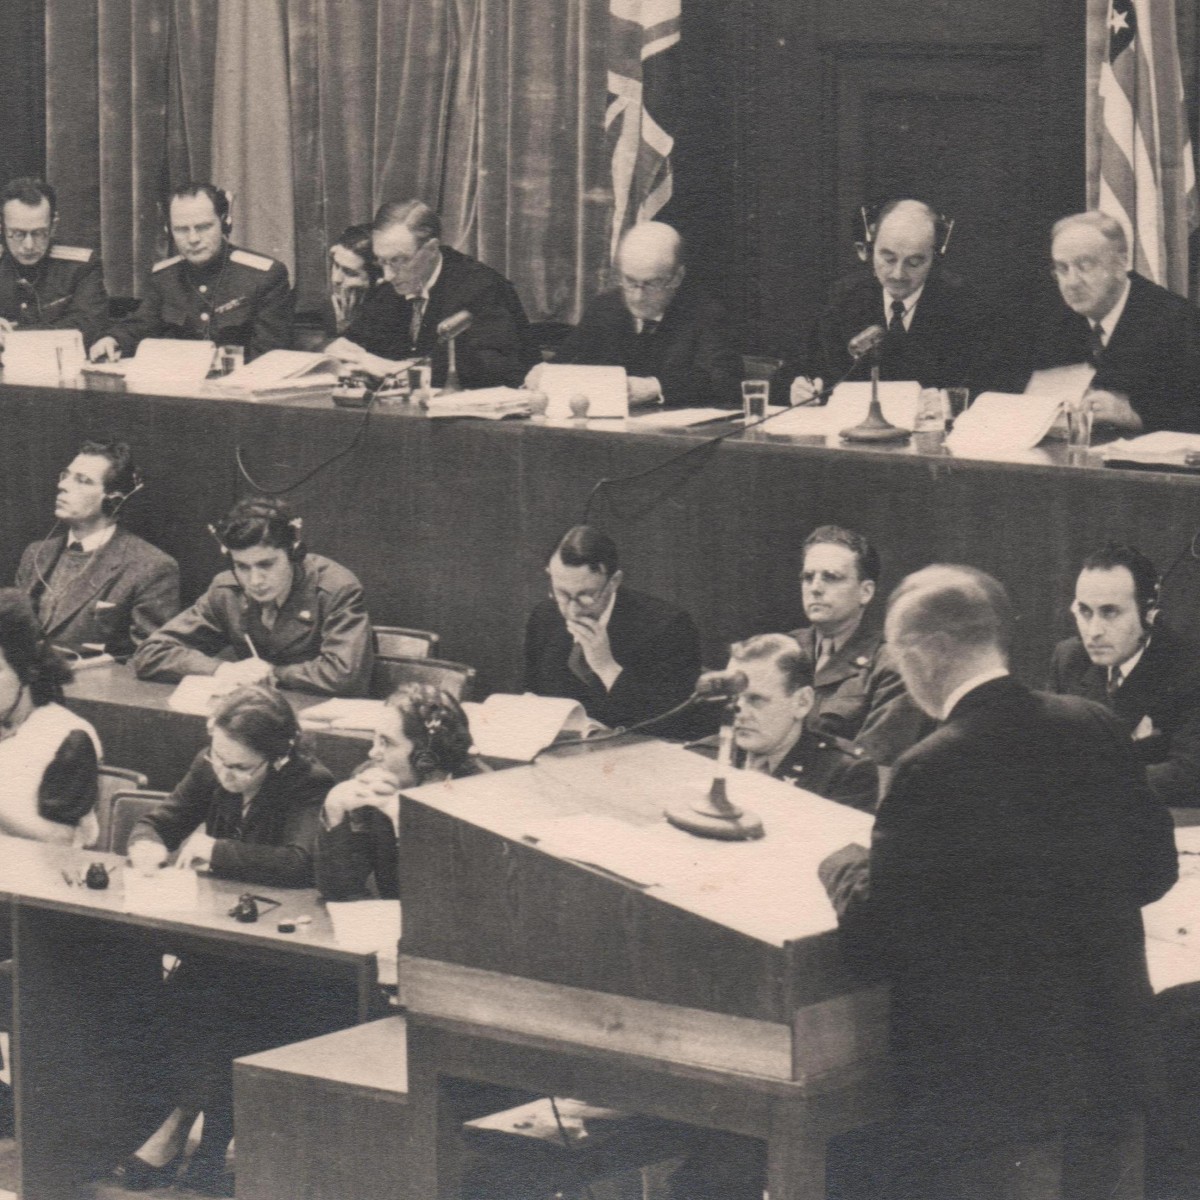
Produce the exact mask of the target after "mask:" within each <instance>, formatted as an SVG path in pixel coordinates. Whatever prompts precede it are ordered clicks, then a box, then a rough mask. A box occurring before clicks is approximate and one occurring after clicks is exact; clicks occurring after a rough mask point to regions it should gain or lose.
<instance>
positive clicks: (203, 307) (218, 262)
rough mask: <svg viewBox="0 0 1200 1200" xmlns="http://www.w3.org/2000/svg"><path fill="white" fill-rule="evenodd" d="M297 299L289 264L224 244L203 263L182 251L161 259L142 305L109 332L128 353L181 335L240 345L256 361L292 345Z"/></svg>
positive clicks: (222, 343)
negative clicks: (194, 261)
mask: <svg viewBox="0 0 1200 1200" xmlns="http://www.w3.org/2000/svg"><path fill="white" fill-rule="evenodd" d="M293 304H294V301H293V297H292V289H291V287H290V286H289V284H288V273H287V267H285V266H284V265H283V263H281V262H276V261H275V259H273V258H268V257H267V256H266V255H265V254H254V253H252V252H251V251H249V250H241V249H239V248H238V247H237V246H231V245H229V243H226V244H225V245H224V246H223V247H222V248H221V250H220V251H219V252H218V253H217V255H216V256H215V257H214V258H213V260H212V261H211V262H209V263H207V264H205V265H204V266H203V267H200V268H196V267H192V266H190V265H189V264H188V262H187V260H186V259H185V258H184V257H183V256H182V255H179V254H177V255H175V256H174V257H173V258H164V259H163V260H162V261H161V262H156V263H155V264H154V266H153V267H151V268H150V278H149V279H148V280H147V281H146V293H145V296H144V297H143V299H142V302H141V304H139V305H138V307H137V309H136V310H135V311H134V312H133V313H131V314H130V315H129V316H128V317H126V318H125V319H124V320H123V321H120V322H118V323H117V324H116V325H114V326H113V328H112V329H111V330H110V331H109V332H110V333H111V334H112V336H113V337H115V338H116V339H117V344H118V345H119V346H120V347H121V353H122V354H124V355H129V354H132V353H133V352H134V351H135V350H136V349H137V346H138V343H139V342H140V341H141V340H142V339H143V338H148V337H150V338H183V339H184V340H195V341H203V340H211V341H213V342H215V343H216V344H217V345H219V346H223V345H237V346H241V347H243V348H244V349H245V351H246V358H247V359H251V358H257V357H258V355H260V354H265V353H266V352H267V351H268V350H281V349H282V350H286V349H287V348H288V347H290V346H291V344H292V310H293Z"/></svg>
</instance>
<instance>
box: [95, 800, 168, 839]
mask: <svg viewBox="0 0 1200 1200" xmlns="http://www.w3.org/2000/svg"><path fill="white" fill-rule="evenodd" d="M169 794H170V793H169V792H150V791H136V792H118V793H117V794H116V795H115V796H114V797H113V804H112V820H111V821H110V822H109V826H108V844H107V845H101V846H100V849H101V850H107V851H108V852H109V853H110V854H124V853H125V851H126V849H127V848H128V846H129V835H130V833H132V832H133V827H134V826H135V825H136V824H137V823H138V821H139V820H140V819H141V818H142V817H143V816H144V815H145V814H146V813H148V812H150V810H151V809H154V808H157V807H158V806H159V805H160V804H161V803H162V802H163V801H164V800H166V799H167V797H168V796H169Z"/></svg>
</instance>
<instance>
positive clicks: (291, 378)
mask: <svg viewBox="0 0 1200 1200" xmlns="http://www.w3.org/2000/svg"><path fill="white" fill-rule="evenodd" d="M337 379H338V361H337V359H336V358H330V357H329V355H327V354H312V353H308V352H306V351H304V350H268V351H267V352H266V354H261V355H259V357H258V358H256V359H255V360H254V361H253V362H252V363H247V364H246V365H245V366H243V367H238V368H237V370H236V371H231V372H230V373H229V374H228V375H226V376H225V377H224V378H223V379H219V380H217V381H216V383H217V387H218V388H219V389H220V390H221V391H223V392H226V391H227V392H235V393H237V394H239V395H244V394H246V393H250V394H252V395H255V396H267V395H271V394H272V393H274V392H299V391H305V392H308V391H324V390H326V389H329V388H332V387H333V386H334V385H335V384H336V383H337Z"/></svg>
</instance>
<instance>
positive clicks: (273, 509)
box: [208, 500, 308, 563]
mask: <svg viewBox="0 0 1200 1200" xmlns="http://www.w3.org/2000/svg"><path fill="white" fill-rule="evenodd" d="M247 521H260V522H262V523H263V524H264V525H265V526H266V528H265V529H264V530H263V534H264V536H270V535H274V536H273V537H271V538H270V541H269V542H268V544H269V545H272V546H273V545H276V544H277V542H276V540H275V538H282V539H284V544H283V546H282V547H281V548H282V549H283V550H285V551H286V552H287V556H288V558H289V559H290V560H291V561H292V562H293V563H299V562H301V561H302V560H303V559H304V556H305V555H306V554H307V553H308V547H307V546H305V544H304V540H303V537H302V534H303V531H304V520H303V518H301V517H296V516H293V515H292V511H291V509H290V508H288V506H287V505H286V504H284V503H283V501H282V500H242V501H239V502H238V503H237V504H235V505H234V506H233V508H232V509H231V510H230V511H229V513H228V514H227V515H226V516H224V517H222V518H221V520H220V521H219V522H217V524H215V525H211V524H210V525H209V526H208V532H209V533H211V534H212V535H213V537H214V538H215V539H216V542H217V545H218V546H220V547H221V553H222V554H224V555H226V556H227V557H228V555H229V534H230V531H231V530H233V529H234V528H235V527H236V526H239V525H242V524H243V523H244V522H247ZM262 541H263V538H259V539H258V541H257V542H255V543H254V544H255V545H257V544H259V543H260V542H262Z"/></svg>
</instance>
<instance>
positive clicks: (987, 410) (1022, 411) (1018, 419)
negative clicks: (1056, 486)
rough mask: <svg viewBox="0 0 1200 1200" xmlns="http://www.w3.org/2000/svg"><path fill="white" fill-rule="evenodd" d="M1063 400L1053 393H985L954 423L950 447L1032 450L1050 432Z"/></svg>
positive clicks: (975, 450)
mask: <svg viewBox="0 0 1200 1200" xmlns="http://www.w3.org/2000/svg"><path fill="white" fill-rule="evenodd" d="M1061 408H1062V401H1061V399H1060V398H1059V397H1058V396H1055V395H1053V394H1051V393H1045V394H1041V393H1038V394H1035V395H1030V394H1028V393H1026V394H1025V395H1018V394H1016V393H1008V392H984V393H983V395H981V396H977V397H976V398H975V403H974V404H972V405H971V407H970V408H968V409H967V410H966V412H964V413H962V414H961V415H960V416H959V417H958V419H957V420H956V421H955V422H954V428H953V430H951V432H950V433H949V434H948V435H947V437H946V448H947V449H949V450H954V451H959V450H967V451H971V452H975V453H978V452H979V451H987V450H994V451H1001V452H1011V451H1013V450H1032V449H1033V448H1034V446H1036V445H1037V444H1038V442H1040V441H1041V440H1042V438H1044V437H1045V436H1046V434H1047V433H1049V432H1050V427H1051V426H1052V425H1053V424H1054V419H1055V417H1057V416H1058V414H1059V411H1060V410H1061Z"/></svg>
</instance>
